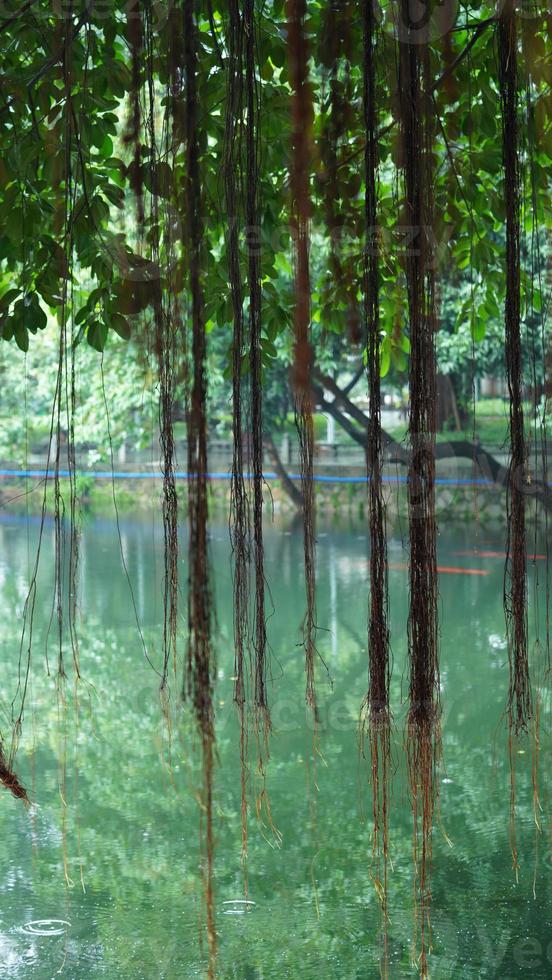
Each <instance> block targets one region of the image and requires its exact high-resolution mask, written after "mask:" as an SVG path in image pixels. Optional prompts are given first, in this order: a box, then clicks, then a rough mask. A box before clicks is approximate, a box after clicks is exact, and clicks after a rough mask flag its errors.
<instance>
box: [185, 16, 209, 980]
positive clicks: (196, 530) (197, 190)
mask: <svg viewBox="0 0 552 980" xmlns="http://www.w3.org/2000/svg"><path fill="white" fill-rule="evenodd" d="M183 14H184V17H183V33H184V71H185V79H186V90H185V112H186V118H185V135H186V164H187V166H186V175H185V178H184V179H185V184H184V196H185V203H186V208H185V210H186V236H185V247H186V253H187V261H188V271H189V287H190V296H191V326H192V344H191V360H192V367H191V391H190V397H189V408H188V416H187V438H188V523H189V583H188V632H189V639H188V653H187V678H186V689H187V691H188V693H189V695H190V698H191V701H192V706H193V712H194V717H195V720H196V724H197V727H198V731H199V735H200V739H201V749H202V766H203V788H202V814H203V815H204V826H205V833H204V839H205V878H204V897H205V913H206V925H207V939H208V946H209V967H208V975H209V977H210V978H211V977H214V976H215V965H216V951H217V938H216V929H215V914H214V900H213V863H214V834H213V763H214V745H215V723H214V705H213V690H214V679H215V662H214V661H215V658H214V653H213V649H212V639H211V632H212V596H211V581H210V570H209V555H208V547H207V525H208V516H209V515H208V491H207V472H208V469H207V374H206V365H207V347H206V332H205V323H204V309H205V304H204V296H203V284H202V263H201V252H202V246H203V211H202V207H203V196H202V185H201V174H200V142H199V132H198V91H197V71H198V37H197V27H196V11H195V3H194V0H184V6H183Z"/></svg>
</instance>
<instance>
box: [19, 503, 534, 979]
mask: <svg viewBox="0 0 552 980" xmlns="http://www.w3.org/2000/svg"><path fill="white" fill-rule="evenodd" d="M403 530H404V532H405V533H406V528H404V529H403ZM318 532H319V538H318V622H319V625H320V627H321V629H320V632H319V641H318V642H319V648H320V652H321V654H322V655H323V657H324V659H325V660H326V662H327V664H328V667H329V670H330V673H331V677H332V681H333V688H332V687H331V686H330V684H329V682H328V679H327V677H326V675H325V672H324V670H323V669H322V668H320V669H319V671H318V692H319V699H320V737H319V744H320V758H319V759H318V763H317V767H316V780H317V783H318V791H317V792H315V791H312V785H313V781H314V777H313V773H312V769H309V770H308V771H307V766H306V759H308V758H309V755H310V751H311V747H312V734H311V730H310V723H309V716H308V713H307V712H306V709H305V704H304V669H303V663H302V650H301V648H300V646H298V643H299V639H300V632H299V627H300V623H301V619H302V614H303V601H304V600H303V573H302V542H301V536H300V532H298V531H297V530H293V529H291V528H289V527H287V526H285V525H283V524H282V525H277V526H273V527H268V528H267V531H266V557H267V576H268V581H269V585H270V589H271V595H272V601H273V605H274V613H273V615H272V616H271V618H270V623H269V635H270V642H271V647H272V676H273V684H272V687H271V701H272V704H273V725H274V733H273V736H272V742H271V759H270V763H269V765H268V769H267V789H268V793H269V799H270V806H271V812H272V818H273V822H274V826H275V828H276V830H277V833H276V832H275V831H272V830H271V829H270V827H269V826H267V824H266V821H265V823H264V825H263V824H262V823H261V822H259V821H258V820H257V819H256V817H255V814H254V813H253V814H252V815H251V819H250V826H249V833H250V841H249V900H250V901H251V902H252V903H254V904H251V905H250V906H248V908H249V909H250V910H251V911H249V912H248V913H247V914H238V913H240V912H241V911H243V908H244V906H243V905H241V906H240V904H239V903H238V902H237V900H239V899H243V884H242V871H241V861H240V846H241V825H240V787H239V783H240V780H239V754H238V748H237V731H238V729H237V724H236V718H235V709H234V706H233V704H232V669H233V648H232V639H231V637H232V619H231V577H230V551H229V543H228V530H227V527H226V525H225V524H224V521H221V523H220V525H218V526H217V525H215V526H214V528H213V533H212V542H211V547H212V551H211V555H212V564H213V568H214V571H215V579H216V598H217V629H216V636H217V649H218V673H219V679H218V686H217V712H218V763H217V768H216V774H215V787H216V789H215V797H216V807H215V832H216V843H217V850H216V869H215V887H216V913H217V929H218V933H219V960H218V976H219V977H221V978H236V980H254V978H255V980H261V978H271V980H272V978H274V980H283V978H287V977H290V978H293V980H299V978H300V980H311V978H312V980H314V978H336V980H349V978H351V980H356V978H359V980H360V978H372V977H374V978H376V977H378V976H379V970H378V956H379V952H378V939H377V933H378V922H379V916H378V903H377V900H376V896H375V892H374V888H373V885H372V883H371V879H370V856H371V841H370V797H369V786H368V773H367V767H366V763H365V762H363V760H362V758H361V756H360V753H359V746H358V734H357V732H358V713H359V706H360V704H361V702H362V699H363V697H364V694H365V690H366V683H367V665H366V652H365V635H366V625H365V621H366V606H367V598H366V594H367V586H366V580H367V564H366V535H365V529H364V528H363V526H362V525H361V524H360V523H358V522H357V523H351V524H347V523H341V524H338V523H333V524H332V523H328V524H327V525H324V524H323V523H320V525H319V527H318ZM37 534H38V524H37V522H36V521H34V520H32V521H30V522H27V521H26V520H25V519H24V518H20V517H17V516H15V515H14V516H12V517H8V516H6V515H4V517H3V518H2V520H1V521H0V538H1V547H0V581H1V583H2V589H1V598H0V603H1V607H0V636H1V641H2V653H1V667H0V670H1V675H0V680H1V684H2V687H1V690H2V698H3V701H2V709H3V710H2V716H3V722H2V727H3V730H4V733H5V734H7V733H8V732H9V713H10V702H11V699H12V697H13V696H14V695H15V693H16V686H17V663H18V655H19V636H20V631H21V617H22V608H23V602H24V599H25V594H26V590H27V585H28V577H29V570H30V568H31V567H32V563H33V556H34V549H35V547H36V540H37ZM120 547H121V548H122V551H123V554H124V558H125V562H126V565H127V568H128V570H129V575H130V579H131V583H132V589H133V594H134V599H135V605H136V610H137V614H138V618H139V621H140V624H141V629H142V632H143V636H144V638H145V642H146V645H147V650H148V656H149V657H150V658H151V659H152V661H153V663H154V666H156V665H159V663H160V658H161V651H160V649H159V645H160V639H159V638H160V623H161V615H162V602H161V581H162V534H161V529H160V527H159V524H158V521H157V523H155V522H154V520H153V518H152V517H145V518H143V519H139V518H137V519H128V518H126V519H123V520H122V521H121V544H119V539H118V535H117V530H116V526H115V524H114V522H113V521H111V520H105V519H99V518H97V519H96V518H93V517H87V518H86V519H85V521H84V525H83V539H82V547H81V551H82V568H81V583H80V590H79V592H80V594H79V635H80V657H81V669H82V675H83V682H82V683H81V685H80V688H79V699H78V717H77V716H76V714H75V699H74V697H73V681H72V679H71V671H70V654H69V652H68V651H66V656H67V657H68V678H69V679H68V683H67V691H66V695H65V702H66V703H65V707H64V704H63V699H62V698H61V697H60V696H59V694H58V692H57V689H56V682H55V677H54V676H53V674H54V673H55V665H56V656H57V652H56V638H55V617H54V625H53V626H51V628H50V637H49V640H48V642H47V634H48V624H49V623H50V620H51V616H52V599H53V528H52V526H51V524H47V525H46V528H45V532H44V541H43V550H42V558H41V566H40V575H39V583H38V592H37V601H36V609H35V622H34V641H33V661H32V670H31V682H30V687H29V694H28V701H27V708H26V712H25V718H24V725H23V737H22V740H21V745H20V750H19V754H18V772H19V773H20V775H21V777H22V779H23V780H24V782H25V783H26V784H27V785H28V786H29V788H30V789H31V788H32V793H31V795H32V798H33V800H34V801H35V804H34V806H33V807H32V809H31V812H30V813H29V812H26V811H25V810H24V809H23V807H22V806H21V805H20V804H19V803H18V802H17V801H16V800H13V799H12V798H11V797H10V796H9V795H8V794H7V793H2V794H1V795H0V889H1V901H0V976H1V977H10V978H11V977H13V978H29V980H31V978H36V980H39V978H40V980H42V978H44V980H46V978H52V977H54V976H57V975H61V976H66V977H69V978H71V980H84V978H87V980H96V978H100V977H101V978H119V977H120V978H129V980H131V978H132V980H139V978H153V977H155V978H156V977H163V978H175V980H177V978H178V980H181V978H187V977H201V976H203V975H204V965H205V958H204V952H205V951H202V950H201V948H200V942H199V936H200V932H201V929H200V919H201V908H202V897H201V887H200V884H199V875H198V863H199V850H198V830H199V817H198V808H197V803H196V800H195V798H194V791H195V788H196V787H197V786H198V785H199V780H200V776H199V768H198V755H197V746H196V743H195V739H194V736H193V729H192V726H191V724H190V722H189V720H187V719H186V718H184V719H183V720H182V721H181V722H180V723H179V724H176V723H175V724H174V725H173V728H172V734H171V739H170V745H169V738H168V733H167V727H166V725H165V724H164V722H163V718H162V713H161V710H160V705H159V698H158V678H157V676H156V674H155V672H154V670H153V669H152V667H151V666H150V665H149V664H148V662H147V660H146V657H145V655H144V649H143V645H142V642H141V639H140V636H139V633H138V630H137V626H136V620H135V615H134V611H133V605H132V602H131V599H130V593H129V584H128V581H127V579H126V577H125V574H124V570H123V567H122V562H121V554H120ZM181 548H182V562H181V565H182V581H183V582H185V577H186V568H185V564H186V562H185V557H186V540H185V536H183V539H182V544H181ZM539 548H541V549H542V542H540V543H539V542H538V541H537V542H536V550H537V551H539ZM389 549H390V550H389V557H390V562H391V571H390V576H389V587H390V608H391V618H392V648H393V657H394V674H393V686H392V695H393V710H394V716H395V726H396V736H395V745H394V760H395V766H396V772H395V775H394V780H393V797H392V813H391V818H390V832H391V850H392V861H393V868H392V870H391V872H390V888H389V903H390V924H389V943H390V960H391V969H390V975H391V977H392V978H393V980H394V978H396V977H411V976H412V977H414V976H416V975H417V971H416V968H415V967H414V966H413V965H412V963H411V959H410V944H411V937H412V929H413V926H412V922H413V913H412V862H411V814H410V807H409V802H408V796H407V792H406V783H405V773H404V762H403V752H402V731H403V726H404V716H405V707H404V705H403V704H401V696H402V692H401V688H402V691H403V692H404V693H406V690H407V675H406V671H405V654H406V616H407V578H406V569H405V567H404V565H405V561H406V557H405V554H406V553H405V551H404V549H403V544H402V540H401V528H400V527H396V528H394V529H392V531H390V545H389ZM502 551H503V540H502V534H501V533H499V532H496V533H493V532H491V531H489V530H486V529H484V528H480V527H478V525H477V522H476V521H474V523H473V524H472V525H470V526H465V525H463V526H459V527H454V525H451V526H449V527H448V528H445V527H442V528H441V533H440V538H439V563H440V565H441V566H442V567H443V568H444V569H446V570H445V571H443V572H442V574H441V576H440V594H441V600H440V608H441V633H442V643H441V671H442V698H443V749H444V762H443V765H442V767H441V769H440V771H439V776H438V778H439V788H440V824H441V826H437V827H436V829H435V836H434V862H433V915H432V921H433V955H432V957H431V964H432V967H431V976H432V977H434V978H445V977H447V978H448V977H454V978H479V977H497V978H498V977H500V978H509V977H518V976H519V977H524V976H527V975H529V974H530V975H531V976H534V977H543V978H544V977H549V976H551V975H552V900H551V899H552V895H551V889H550V875H551V871H552V850H551V846H550V832H549V827H548V824H547V816H548V812H549V809H550V799H549V792H548V789H549V787H548V785H547V784H546V781H545V777H548V773H549V771H550V763H549V760H550V754H549V752H550V739H549V735H548V729H549V719H550V710H549V700H547V693H548V689H547V686H546V684H545V683H544V681H543V676H544V672H543V671H542V663H543V662H544V654H543V655H542V656H541V658H540V660H539V663H540V665H541V666H540V667H538V672H539V690H540V693H541V696H542V706H541V721H542V725H541V729H542V731H541V783H542V785H541V804H542V809H543V812H542V814H541V818H542V833H540V834H538V833H536V830H535V821H534V814H533V803H532V789H531V751H532V747H531V742H530V741H529V740H528V741H526V742H524V743H521V744H520V745H518V746H516V754H515V758H516V765H517V769H518V819H517V835H518V846H519V857H520V874H519V880H518V881H517V882H516V880H515V876H514V874H513V871H512V860H511V854H510V846H509V767H508V754H507V738H506V725H505V718H504V706H505V703H506V696H507V685H508V668H507V651H506V648H505V641H504V619H503V611H502V576H503V559H502V558H501V553H502ZM466 572H467V573H466ZM478 573H482V574H478ZM530 596H531V609H530V624H531V635H532V638H533V640H534V638H535V635H536V634H537V633H538V635H539V636H540V638H541V641H542V642H544V637H545V604H546V592H545V563H544V561H542V560H541V559H537V560H536V563H535V565H534V566H532V567H531V582H530ZM182 606H183V608H184V606H185V602H184V601H183V603H182ZM537 621H538V624H539V625H538V629H537ZM183 632H184V630H183ZM46 656H47V657H48V659H49V663H50V668H51V671H52V676H48V674H47V670H46ZM64 759H65V764H64V762H63V760H64ZM309 772H310V776H309ZM309 785H310V787H311V791H310V794H309ZM258 789H259V787H258V786H257V790H258ZM63 800H65V802H66V805H64V803H63ZM314 815H315V816H316V819H314ZM447 838H449V839H450V844H451V845H452V846H450V845H449V843H448V842H447ZM66 879H68V882H69V884H67V880H66ZM533 889H534V892H533Z"/></svg>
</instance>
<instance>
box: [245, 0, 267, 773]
mask: <svg viewBox="0 0 552 980" xmlns="http://www.w3.org/2000/svg"><path fill="white" fill-rule="evenodd" d="M243 22H244V32H245V99H246V200H245V214H246V225H247V227H248V228H254V229H257V228H259V226H260V205H259V186H260V161H259V153H260V127H261V118H262V115H261V104H260V98H261V90H260V88H259V86H258V84H257V81H256V61H257V47H256V46H257V40H258V39H257V27H256V21H255V4H254V0H244V14H243ZM247 275H248V282H249V364H250V369H251V451H252V453H251V455H252V459H251V468H252V472H253V549H254V556H253V558H254V578H255V597H254V628H253V644H254V649H255V681H254V706H255V716H256V731H257V732H260V733H261V735H262V738H263V742H264V747H265V754H266V757H268V735H269V732H270V711H269V705H268V693H267V674H268V664H267V635H266V611H265V572H264V540H263V482H264V478H263V377H262V360H261V353H262V348H261V307H262V291H261V277H262V271H261V255H260V251H259V248H258V247H257V245H256V243H254V242H249V247H248V268H247ZM260 764H261V767H262V760H261V762H260Z"/></svg>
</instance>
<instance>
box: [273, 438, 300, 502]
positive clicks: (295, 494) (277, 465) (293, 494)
mask: <svg viewBox="0 0 552 980" xmlns="http://www.w3.org/2000/svg"><path fill="white" fill-rule="evenodd" d="M264 444H265V446H266V451H267V453H268V455H269V456H270V458H271V460H272V465H273V466H274V469H275V471H276V473H277V475H278V477H279V479H280V480H281V481H282V486H283V488H284V490H285V492H286V493H287V495H288V497H290V499H291V500H292V501H293V503H294V504H295V506H296V507H297V509H298V510H302V509H303V504H304V500H303V494H302V493H301V491H300V490H299V488H298V487H296V486H295V483H294V482H293V480H291V479H290V477H289V475H288V472H287V470H286V468H285V466H284V464H283V463H282V460H281V459H280V454H279V452H278V450H277V449H276V444H275V442H274V439H273V438H272V435H271V434H270V432H265V434H264Z"/></svg>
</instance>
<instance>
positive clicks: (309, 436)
mask: <svg viewBox="0 0 552 980" xmlns="http://www.w3.org/2000/svg"><path fill="white" fill-rule="evenodd" d="M286 10H287V35H288V61H289V72H290V81H291V87H292V98H291V105H292V160H291V168H290V186H291V199H292V200H291V227H292V232H293V237H294V248H295V345H294V363H293V387H294V392H295V405H296V424H297V431H298V436H299V453H300V461H301V484H302V491H303V550H304V566H305V587H306V597H307V610H306V614H305V619H304V623H303V642H304V647H305V670H306V675H307V681H306V699H307V703H308V704H309V706H310V707H311V709H312V710H313V711H314V712H316V695H315V677H314V664H315V654H316V645H315V633H316V609H315V537H314V487H313V463H314V428H313V419H312V413H313V398H312V389H311V374H312V361H313V352H312V346H311V343H310V302H311V290H310V271H309V219H310V213H311V204H310V194H309V165H310V159H311V145H312V93H311V88H310V84H309V77H308V45H307V39H306V36H305V32H304V24H303V21H304V17H305V13H306V4H305V0H287V4H286Z"/></svg>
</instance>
